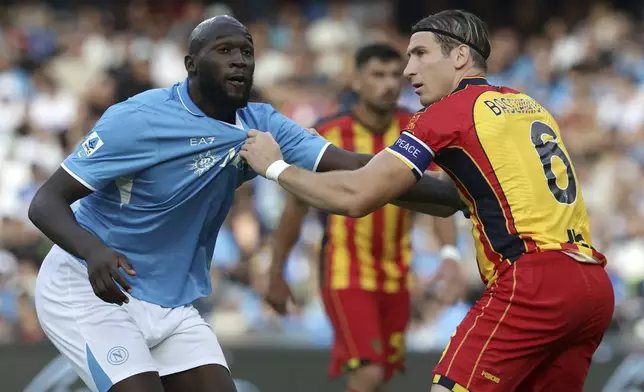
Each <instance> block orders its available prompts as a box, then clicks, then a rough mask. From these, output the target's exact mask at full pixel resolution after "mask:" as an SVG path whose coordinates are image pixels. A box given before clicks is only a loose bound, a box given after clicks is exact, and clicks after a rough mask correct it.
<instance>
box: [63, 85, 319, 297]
mask: <svg viewBox="0 0 644 392" xmlns="http://www.w3.org/2000/svg"><path fill="white" fill-rule="evenodd" d="M251 128H252V129H258V130H260V131H268V132H270V133H271V134H272V135H273V137H274V138H275V140H276V141H277V142H278V143H279V145H280V147H281V150H282V154H283V156H284V160H285V161H287V162H289V163H291V164H294V165H297V166H300V167H303V168H305V169H308V170H315V169H316V166H317V163H318V161H319V159H320V158H321V156H322V154H323V153H324V150H325V148H326V146H328V142H327V141H326V140H324V139H323V138H321V137H317V136H313V135H310V134H309V133H308V132H307V131H306V130H304V129H303V128H302V127H300V126H298V125H297V124H295V123H294V122H293V121H291V120H289V119H288V118H286V117H284V116H283V115H281V114H279V113H278V112H277V111H276V110H275V109H273V107H271V106H270V105H266V104H258V103H251V104H249V105H248V106H247V107H245V108H243V109H239V110H237V124H236V125H232V124H227V123H224V122H221V121H218V120H214V119H212V118H210V117H208V116H206V115H205V114H204V113H203V112H201V110H199V108H198V107H197V106H196V105H195V104H194V102H192V100H191V99H190V97H189V95H188V82H187V81H184V82H182V83H179V84H176V85H175V86H173V87H171V88H169V89H157V90H150V91H146V92H144V93H142V94H139V95H137V96H135V97H133V98H131V99H129V100H127V101H125V102H122V103H119V104H117V105H114V106H112V107H111V108H109V109H108V110H107V111H106V112H105V113H104V114H103V116H102V117H101V119H100V120H99V121H98V122H97V123H96V125H95V126H94V129H93V130H92V131H91V132H90V133H89V135H88V136H87V137H86V139H85V140H84V141H83V143H82V144H81V145H80V146H79V147H78V149H77V150H76V151H75V152H74V153H72V154H71V155H70V156H69V157H68V158H67V159H65V161H64V163H63V164H62V167H63V168H64V169H65V170H66V171H67V172H68V173H69V174H70V175H72V176H73V177H74V178H76V179H77V180H78V181H80V182H81V183H82V184H83V185H85V186H86V187H88V188H89V189H91V190H93V191H94V193H92V194H91V195H90V196H88V197H86V198H84V199H82V200H81V202H80V205H79V208H78V210H77V211H76V212H75V216H76V220H77V221H78V223H79V224H80V225H81V226H82V227H84V228H85V229H87V230H89V231H90V232H92V233H93V234H94V235H96V236H97V237H98V238H100V239H101V240H102V241H103V242H104V243H105V245H107V246H108V247H110V248H112V249H114V250H116V251H117V252H120V253H122V254H123V255H125V256H126V257H127V258H128V260H129V261H130V262H131V263H132V266H133V267H134V269H135V270H136V276H135V277H129V276H127V275H126V276H127V279H128V281H129V282H130V283H131V285H132V296H134V297H135V298H138V299H141V300H144V301H147V302H151V303H155V304H158V305H161V306H163V307H177V306H181V305H185V304H189V303H191V302H192V301H194V300H195V299H197V298H201V297H205V296H207V295H209V294H210V292H211V285H210V274H209V268H210V260H211V258H212V255H213V251H214V247H215V241H216V238H217V233H218V231H219V228H220V227H221V224H222V222H223V221H224V218H225V217H226V215H227V214H228V211H229V210H230V207H231V204H232V201H233V196H234V193H235V189H236V188H237V187H238V186H239V185H240V184H241V183H243V182H244V181H247V180H249V179H251V178H253V177H255V176H256V174H255V173H253V172H252V171H251V170H250V169H249V168H248V166H247V165H245V164H244V163H243V162H242V161H241V160H240V157H239V155H238V154H239V150H240V149H241V146H242V144H243V143H244V141H245V140H246V138H247V130H248V129H251Z"/></svg>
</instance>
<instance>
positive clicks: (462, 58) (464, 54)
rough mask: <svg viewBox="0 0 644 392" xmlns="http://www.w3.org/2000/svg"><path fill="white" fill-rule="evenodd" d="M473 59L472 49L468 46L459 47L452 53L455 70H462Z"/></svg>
mask: <svg viewBox="0 0 644 392" xmlns="http://www.w3.org/2000/svg"><path fill="white" fill-rule="evenodd" d="M470 57H472V53H471V52H470V48H469V46H467V45H459V46H458V47H456V48H455V49H454V50H453V51H452V61H454V68H456V69H461V68H463V67H464V66H466V65H467V61H468V60H469V59H470Z"/></svg>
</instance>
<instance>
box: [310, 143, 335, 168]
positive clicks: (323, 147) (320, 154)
mask: <svg viewBox="0 0 644 392" xmlns="http://www.w3.org/2000/svg"><path fill="white" fill-rule="evenodd" d="M330 145H331V142H327V143H326V144H325V145H324V146H322V149H321V150H320V153H319V154H318V157H317V158H316V159H315V163H314V164H313V171H314V172H316V171H318V165H319V164H320V161H321V160H322V156H323V155H324V153H325V152H326V149H327V148H329V146H330Z"/></svg>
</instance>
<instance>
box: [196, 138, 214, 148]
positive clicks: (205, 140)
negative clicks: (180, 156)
mask: <svg viewBox="0 0 644 392" xmlns="http://www.w3.org/2000/svg"><path fill="white" fill-rule="evenodd" d="M214 142H215V137H214V136H211V137H191V138H190V145H191V146H193V147H194V146H200V145H202V144H213V143H214Z"/></svg>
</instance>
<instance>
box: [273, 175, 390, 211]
mask: <svg viewBox="0 0 644 392" xmlns="http://www.w3.org/2000/svg"><path fill="white" fill-rule="evenodd" d="M356 177H357V176H356V172H355V171H333V172H329V173H318V174H315V173H312V172H309V171H307V170H304V169H300V168H299V167H294V166H291V167H289V168H288V169H286V170H285V171H284V172H283V173H282V174H281V175H280V177H279V183H280V185H281V186H282V187H283V188H284V189H286V190H287V191H289V192H290V193H292V194H293V195H295V196H297V197H298V198H299V199H300V200H301V201H303V202H304V203H306V204H308V205H310V206H312V207H315V208H318V209H321V210H324V211H327V212H330V213H332V214H337V215H345V216H351V217H360V216H364V215H366V214H368V213H370V212H372V211H373V210H375V209H376V208H377V207H379V206H376V207H375V208H373V209H372V208H369V206H367V204H366V203H364V202H363V201H362V200H361V196H362V195H363V194H364V193H365V192H364V191H363V190H362V189H361V187H360V181H359V180H358V179H357V178H356ZM370 210H371V211H370Z"/></svg>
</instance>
